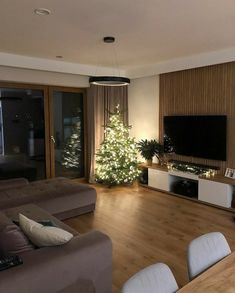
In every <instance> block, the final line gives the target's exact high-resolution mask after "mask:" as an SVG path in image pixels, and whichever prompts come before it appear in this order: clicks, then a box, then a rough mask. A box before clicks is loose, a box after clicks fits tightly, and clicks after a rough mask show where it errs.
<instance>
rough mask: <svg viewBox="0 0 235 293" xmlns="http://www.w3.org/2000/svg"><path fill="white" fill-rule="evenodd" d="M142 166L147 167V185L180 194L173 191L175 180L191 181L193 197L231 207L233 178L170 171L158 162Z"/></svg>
mask: <svg viewBox="0 0 235 293" xmlns="http://www.w3.org/2000/svg"><path fill="white" fill-rule="evenodd" d="M142 167H143V168H147V169H148V187H150V188H154V189H157V190H161V191H164V192H168V193H173V194H176V195H181V196H182V194H177V193H176V192H175V191H174V186H176V185H177V182H186V183H187V182H189V183H190V182H192V183H193V185H194V186H196V190H197V195H196V196H195V194H194V197H193V198H194V199H197V200H199V201H202V202H205V203H209V204H212V205H216V206H219V207H223V208H231V203H232V199H233V192H234V189H235V179H230V178H226V177H224V176H222V175H217V174H216V175H214V176H210V177H206V176H198V175H194V174H192V173H186V172H181V171H171V170H168V169H167V167H163V166H160V165H158V164H153V165H151V166H148V165H145V166H143V165H142ZM183 196H184V195H183ZM185 197H186V196H185ZM187 198H188V197H187ZM189 198H190V197H189Z"/></svg>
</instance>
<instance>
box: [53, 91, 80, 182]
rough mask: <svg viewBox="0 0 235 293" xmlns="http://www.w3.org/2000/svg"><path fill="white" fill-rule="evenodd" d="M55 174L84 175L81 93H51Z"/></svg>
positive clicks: (70, 176) (71, 176)
mask: <svg viewBox="0 0 235 293" xmlns="http://www.w3.org/2000/svg"><path fill="white" fill-rule="evenodd" d="M53 105H54V106H53V107H54V134H55V175H56V176H64V177H69V178H77V177H83V176H84V147H83V94H82V93H73V92H60V91H55V92H54V93H53Z"/></svg>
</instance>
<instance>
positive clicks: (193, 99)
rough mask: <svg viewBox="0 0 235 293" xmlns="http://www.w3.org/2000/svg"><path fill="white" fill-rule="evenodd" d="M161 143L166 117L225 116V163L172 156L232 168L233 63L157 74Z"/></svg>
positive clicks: (234, 139) (234, 153)
mask: <svg viewBox="0 0 235 293" xmlns="http://www.w3.org/2000/svg"><path fill="white" fill-rule="evenodd" d="M159 107H160V140H161V141H162V140H163V117H164V116H167V115H227V118H228V128H227V161H226V162H221V161H216V160H207V159H201V158H193V157H188V156H187V157H186V156H179V155H174V156H173V158H174V159H177V160H182V161H188V162H192V163H199V164H206V165H212V166H218V167H220V168H221V171H220V172H221V173H224V171H225V169H226V167H230V168H235V62H229V63H224V64H218V65H213V66H206V67H200V68H194V69H189V70H183V71H177V72H171V73H165V74H161V75H160V104H159Z"/></svg>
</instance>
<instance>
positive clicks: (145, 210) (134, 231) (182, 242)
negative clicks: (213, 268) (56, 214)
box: [66, 185, 235, 293]
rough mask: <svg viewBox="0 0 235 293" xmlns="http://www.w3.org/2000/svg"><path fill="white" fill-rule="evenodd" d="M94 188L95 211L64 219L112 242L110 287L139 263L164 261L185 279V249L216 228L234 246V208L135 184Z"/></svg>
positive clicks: (117, 284)
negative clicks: (95, 194) (229, 208)
mask: <svg viewBox="0 0 235 293" xmlns="http://www.w3.org/2000/svg"><path fill="white" fill-rule="evenodd" d="M94 187H95V188H96V189H97V193H98V199H97V206H96V211H95V213H94V214H93V213H91V214H86V215H83V216H79V217H76V218H72V219H69V220H66V223H67V224H68V225H70V226H72V227H73V228H75V229H76V230H78V231H79V232H81V233H85V232H87V231H90V230H91V229H97V230H100V231H103V232H104V233H106V234H108V235H109V236H110V237H111V239H112V242H113V293H117V292H120V289H121V287H122V285H123V283H124V282H125V281H126V280H127V279H128V278H129V277H130V276H132V275H133V274H134V273H136V272H137V271H139V270H140V269H142V268H144V267H146V266H148V265H150V264H153V263H156V262H164V263H166V264H168V265H169V266H170V268H171V269H172V271H173V273H174V275H175V277H176V280H177V282H178V284H179V286H183V285H184V284H186V283H187V282H188V278H187V269H186V268H187V267H186V250H187V245H188V243H189V242H190V241H191V240H192V239H194V238H195V237H197V236H199V235H201V234H204V233H207V232H211V231H220V232H222V233H223V234H224V235H225V237H226V238H227V240H228V242H229V244H230V246H231V249H232V250H235V222H234V221H233V214H232V213H231V212H227V211H224V210H220V209H217V208H214V207H210V206H206V205H203V204H199V203H195V202H192V201H190V200H186V199H182V198H178V197H176V196H173V195H168V194H165V193H161V192H157V191H154V190H150V189H147V188H144V187H138V186H137V185H135V186H132V187H113V188H105V187H103V186H100V185H95V186H94Z"/></svg>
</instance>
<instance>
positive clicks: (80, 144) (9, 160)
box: [0, 82, 85, 181]
mask: <svg viewBox="0 0 235 293" xmlns="http://www.w3.org/2000/svg"><path fill="white" fill-rule="evenodd" d="M84 94H85V91H84V90H80V89H73V88H62V87H51V86H37V85H24V84H9V83H1V82H0V179H8V178H17V177H25V178H27V179H28V180H30V181H33V180H38V179H44V178H51V177H54V176H64V177H68V178H79V177H84V149H85V148H84Z"/></svg>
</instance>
